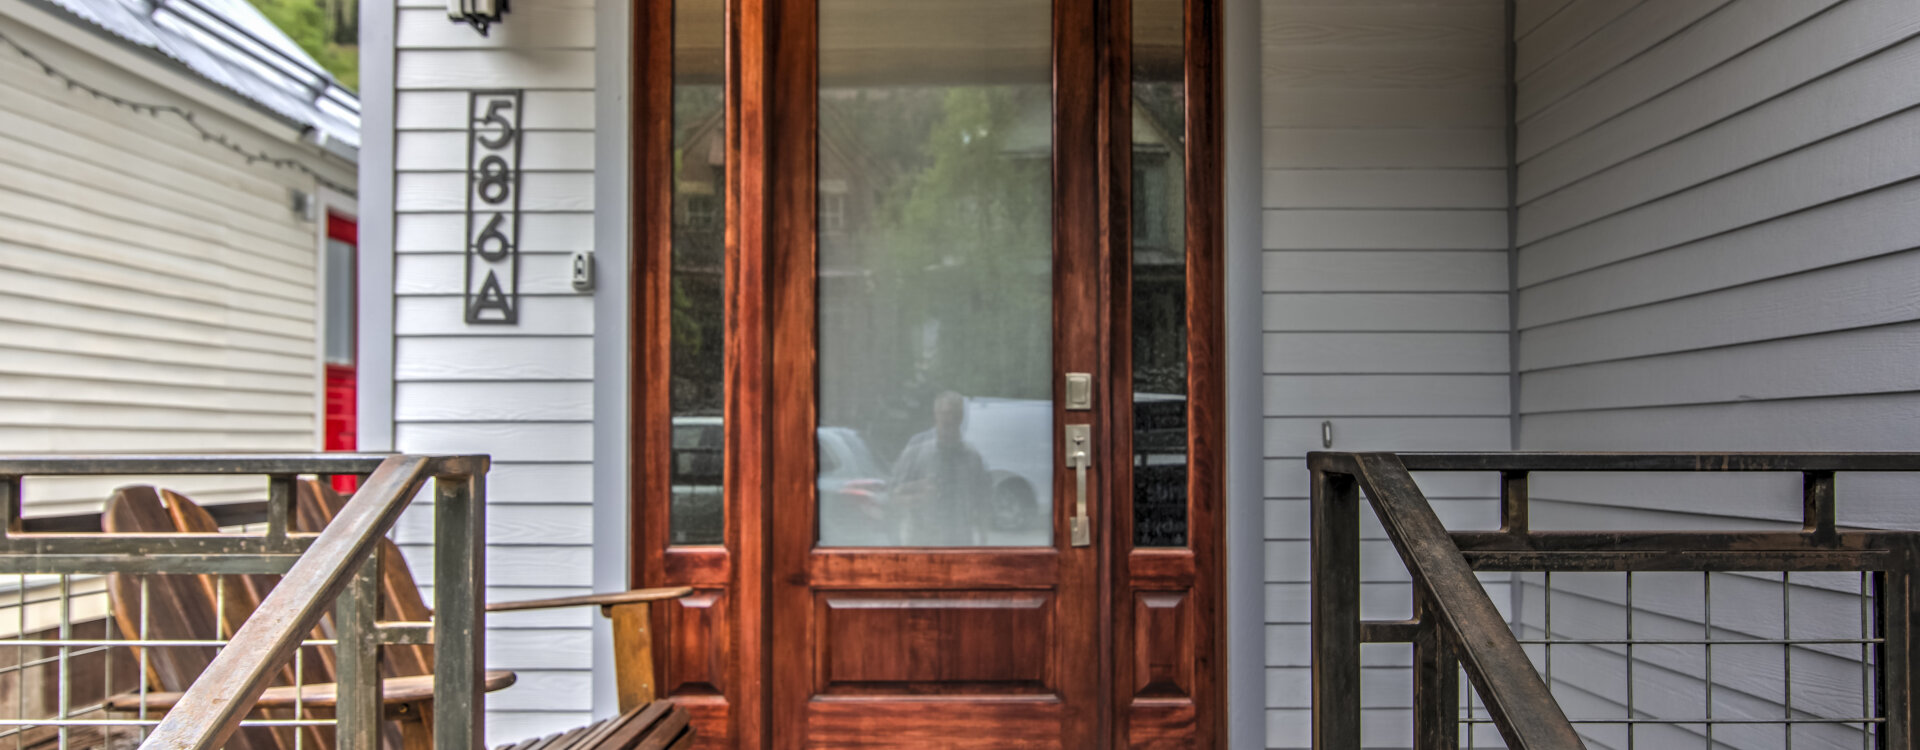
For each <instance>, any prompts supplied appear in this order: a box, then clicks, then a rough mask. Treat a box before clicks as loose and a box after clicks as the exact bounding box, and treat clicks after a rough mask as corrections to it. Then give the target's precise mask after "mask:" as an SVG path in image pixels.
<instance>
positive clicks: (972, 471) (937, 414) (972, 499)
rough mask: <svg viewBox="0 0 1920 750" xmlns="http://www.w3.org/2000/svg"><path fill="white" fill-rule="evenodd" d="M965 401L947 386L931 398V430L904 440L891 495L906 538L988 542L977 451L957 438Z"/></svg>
mask: <svg viewBox="0 0 1920 750" xmlns="http://www.w3.org/2000/svg"><path fill="white" fill-rule="evenodd" d="M966 410H967V404H966V401H965V399H962V398H961V396H960V394H958V393H954V392H953V391H946V392H944V393H941V394H940V395H939V396H936V397H934V399H933V432H932V434H931V435H928V434H926V433H922V434H921V435H919V436H916V437H915V438H914V439H913V440H912V441H909V443H908V444H907V449H906V450H905V451H902V452H901V453H900V461H899V462H898V463H895V464H894V466H893V481H892V482H891V483H889V487H891V488H892V493H893V499H894V501H895V502H897V503H898V504H899V507H900V509H901V511H902V513H903V516H904V518H905V521H906V522H905V527H906V543H907V544H908V545H910V546H916V547H964V546H979V545H984V544H986V543H987V516H988V514H989V508H988V502H989V498H990V497H991V495H990V492H991V491H992V488H993V481H992V478H991V477H990V476H989V475H988V474H987V464H986V462H985V461H983V460H981V458H980V452H979V451H976V450H974V449H973V446H971V445H968V444H967V443H966V441H965V440H962V439H961V438H960V427H961V425H963V424H964V423H965V420H966V413H967V412H966Z"/></svg>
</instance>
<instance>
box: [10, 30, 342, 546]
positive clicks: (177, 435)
mask: <svg viewBox="0 0 1920 750" xmlns="http://www.w3.org/2000/svg"><path fill="white" fill-rule="evenodd" d="M188 118H191V120H190V121H189V119H188ZM359 124H360V116H359V102H358V99H357V97H356V96H355V95H354V94H353V93H352V92H350V91H347V90H346V89H344V88H342V87H341V86H340V85H339V84H337V83H335V82H334V81H333V80H332V78H331V77H330V76H328V75H327V74H326V73H324V72H322V71H321V69H320V68H319V66H318V65H316V64H315V63H314V62H313V60H312V59H311V58H310V57H308V56H307V54H306V53H305V52H303V51H301V49H300V48H299V47H298V46H297V45H295V44H294V43H293V42H292V41H291V40H290V39H288V38H287V36H286V35H285V34H284V33H282V32H281V31H280V30H279V29H277V28H275V27H274V26H273V25H272V24H271V23H270V22H268V21H267V19H266V18H265V17H263V16H261V15H260V13H259V11H257V10H255V9H254V8H253V7H252V6H251V5H249V4H247V2H245V0H182V1H181V2H167V3H152V4H149V3H146V2H144V1H142V0H132V1H129V2H123V1H121V0H52V1H50V2H34V1H33V0H0V453H85V452H102V451H111V452H122V453H126V452H132V453H141V452H162V451H196V452H214V453H218V452H233V451H293V452H306V451H313V450H318V449H323V448H333V447H350V446H351V445H352V443H351V442H349V441H351V439H352V419H351V417H352V410H351V404H352V387H353V369H352V368H353V364H354V362H353V357H354V354H353V335H354V332H353V327H352V321H353V318H352V312H353V308H352V304H353V303H352V301H353V281H352V275H353V272H354V252H355V250H354V246H355V243H356V235H357V231H356V226H355V225H356V221H357V214H358V212H357V209H356V202H355V200H354V193H355V192H356V191H357V186H356V184H355V183H356V180H357V162H358V151H359ZM329 386H332V388H333V394H334V397H333V400H332V408H333V411H334V413H335V415H336V416H335V417H334V418H333V419H332V420H331V421H329V418H328V408H329V400H328V396H329ZM341 416H345V417H346V418H345V419H341V418H340V417H341ZM330 427H331V429H329V428H330ZM112 486H113V482H112V481H111V480H105V481H75V482H62V481H59V480H52V479H49V480H44V483H42V484H39V485H38V487H37V488H36V489H34V490H33V491H31V492H30V493H29V497H33V498H36V500H39V501H40V503H39V507H37V508H35V509H33V510H30V511H29V512H30V513H38V514H49V513H59V512H61V511H63V510H69V511H74V512H79V511H91V510H93V509H95V508H97V507H98V505H99V503H100V502H101V501H102V500H103V499H104V498H105V497H106V494H107V491H108V490H109V489H110V488H111V487H112ZM244 486H245V485H244V484H243V485H240V486H218V485H202V486H183V487H182V489H186V490H189V491H192V492H193V493H194V494H195V495H196V496H197V497H199V498H200V499H202V500H204V501H212V502H219V501H220V500H221V499H222V497H223V495H224V494H225V493H228V492H230V491H238V490H239V489H240V488H241V487H244ZM234 497H236V498H237V497H238V496H234Z"/></svg>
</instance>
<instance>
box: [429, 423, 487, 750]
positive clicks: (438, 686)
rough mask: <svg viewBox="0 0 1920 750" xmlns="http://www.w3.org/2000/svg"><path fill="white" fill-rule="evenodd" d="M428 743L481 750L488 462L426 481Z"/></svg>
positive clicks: (446, 469)
mask: <svg viewBox="0 0 1920 750" xmlns="http://www.w3.org/2000/svg"><path fill="white" fill-rule="evenodd" d="M433 486H434V500H433V551H434V555H433V584H434V585H433V604H434V606H433V642H434V649H433V673H434V680H433V703H434V711H433V744H434V746H435V747H438V748H442V750H473V749H475V748H479V747H480V746H481V740H482V737H481V731H480V710H481V706H482V705H483V704H482V701H483V700H484V699H483V697H482V696H483V692H484V691H483V690H482V689H481V666H482V659H483V654H484V652H485V645H486V643H485V640H484V635H483V633H484V631H483V628H484V627H485V623H484V622H483V620H482V619H481V618H482V611H481V610H482V607H484V606H485V604H484V603H483V598H484V597H483V587H485V586H486V580H487V578H486V571H487V561H486V546H487V545H486V542H487V540H486V528H487V460H486V459H485V458H474V459H467V460H465V461H464V462H462V463H461V464H459V465H445V466H442V467H441V471H439V472H437V473H436V474H435V477H434V481H433Z"/></svg>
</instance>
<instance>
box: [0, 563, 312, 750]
mask: <svg viewBox="0 0 1920 750" xmlns="http://www.w3.org/2000/svg"><path fill="white" fill-rule="evenodd" d="M241 579H242V577H240V576H195V575H164V574H150V575H123V574H108V575H98V574H84V575H83V574H59V575H31V576H30V575H15V576H9V577H6V578H5V579H0V750H6V749H7V748H13V750H27V749H29V748H47V749H52V748H58V750H90V749H93V748H106V749H108V750H117V749H119V748H129V747H136V746H138V745H139V744H140V743H141V742H142V741H144V740H145V739H146V735H147V732H148V730H149V729H150V728H151V727H153V726H155V725H157V724H158V723H159V721H160V717H161V716H162V715H163V714H164V713H165V710H166V708H168V707H170V706H171V704H172V702H173V700H174V699H175V698H176V697H177V695H178V689H177V688H176V689H175V690H172V691H163V690H162V689H161V687H162V686H165V685H167V684H168V683H167V681H168V680H169V679H172V680H180V679H184V680H185V682H184V683H180V684H179V687H184V686H185V685H186V684H191V681H192V677H193V676H194V674H195V673H197V670H198V669H200V668H204V665H205V664H206V663H208V662H210V661H211V660H212V658H213V657H214V656H215V655H217V654H218V653H219V651H220V649H222V648H223V647H224V646H225V645H226V644H227V642H228V641H229V640H230V639H231V637H232V635H233V629H234V627H235V626H236V625H237V623H238V622H240V621H244V619H245V617H246V616H247V615H248V614H251V613H250V612H248V611H243V610H242V606H243V605H244V604H245V603H246V602H248V600H249V599H250V597H249V596H248V595H247V594H246V593H245V592H243V591H242V590H241V589H242V587H243V585H244V582H243V581H242V580H241ZM182 587H192V588H195V589H204V590H203V591H199V592H197V593H200V594H203V595H204V596H203V597H202V598H199V599H198V600H197V601H195V599H196V597H193V596H191V595H184V596H183V595H182V594H183V589H182ZM255 603H257V602H255ZM196 605H197V606H196ZM161 608H165V611H164V612H162V611H160V609H161ZM181 624H188V625H191V626H193V628H194V629H192V630H189V631H185V632H183V631H180V630H177V629H176V628H177V627H178V626H179V625H181ZM333 645H334V644H333V642H332V641H330V640H326V639H320V638H315V639H310V640H308V641H306V642H305V644H304V645H303V647H302V648H301V649H300V651H299V652H297V653H296V655H295V657H294V659H293V663H292V664H290V665H288V667H287V668H286V669H285V670H283V675H282V677H281V679H280V680H278V681H277V683H278V684H277V687H281V688H284V689H283V690H280V691H278V692H279V693H282V694H284V695H280V696H276V698H279V699H280V700H279V702H282V703H287V704H289V705H285V706H276V707H273V708H263V709H261V710H259V711H258V712H256V716H255V717H250V718H248V719H245V720H243V721H242V722H241V729H240V732H241V737H240V738H238V739H237V740H236V741H235V742H234V744H235V745H237V746H242V747H277V748H292V749H293V750H306V749H307V748H323V747H331V746H332V740H331V737H332V727H333V726H334V725H335V723H336V721H335V719H334V718H333V717H332V714H331V710H330V709H331V706H330V704H329V703H328V702H327V701H328V700H330V698H331V689H330V686H325V685H324V684H325V683H327V682H330V681H331V679H330V677H329V676H328V675H326V674H324V670H323V669H320V668H319V667H321V666H322V665H324V664H325V663H326V662H328V661H330V659H329V658H327V657H329V656H330V654H329V653H327V652H328V651H330V650H331V648H332V647H333ZM189 670H191V671H192V672H189ZM314 686H322V687H320V688H315V687H314ZM310 696H313V697H316V698H320V700H318V701H317V702H316V701H313V700H309V697H310Z"/></svg>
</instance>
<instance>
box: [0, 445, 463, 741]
mask: <svg viewBox="0 0 1920 750" xmlns="http://www.w3.org/2000/svg"><path fill="white" fill-rule="evenodd" d="M488 468H489V461H488V459H487V457H485V456H434V457H428V456H413V455H400V456H372V455H349V454H323V455H306V456H194V457H189V456H139V457H128V456H89V457H0V576H18V577H19V580H20V592H19V593H20V596H19V598H18V600H17V606H18V607H19V610H20V613H19V620H20V628H19V632H17V633H15V634H14V635H15V638H14V639H12V640H11V641H10V640H7V639H0V646H6V645H14V646H15V647H16V649H15V650H16V652H17V653H20V652H23V651H24V650H25V649H27V648H32V649H35V651H36V654H47V655H45V656H43V657H41V658H38V659H34V660H31V661H30V660H29V659H28V658H27V657H25V656H21V657H19V658H17V659H16V661H17V663H16V664H15V665H14V666H13V667H11V668H10V669H11V670H12V673H13V675H14V678H13V679H14V683H13V685H12V688H13V689H14V690H15V691H16V692H19V693H22V694H24V693H25V691H26V690H27V687H28V684H29V682H28V672H27V670H28V669H29V668H33V667H39V668H47V669H53V670H55V673H54V674H53V675H51V676H49V677H47V678H43V679H42V680H41V681H42V682H46V683H48V684H57V691H58V695H57V697H56V698H55V699H54V700H53V701H52V703H53V707H52V712H53V714H54V715H51V716H27V715H26V711H25V709H24V706H25V699H24V698H21V705H22V709H21V713H20V714H19V715H16V716H15V717H13V718H11V719H6V720H4V721H0V724H4V725H6V726H0V729H8V730H11V731H12V732H13V737H14V742H15V744H16V745H21V744H22V742H23V738H24V737H25V736H26V734H27V731H28V730H29V729H30V728H40V729H42V731H43V732H44V731H45V730H46V729H51V730H52V734H53V736H55V737H57V742H58V746H59V747H60V748H62V749H63V750H65V749H66V748H69V747H70V746H77V745H70V740H71V739H72V736H73V734H74V733H75V732H77V731H80V730H89V731H94V732H100V731H103V730H104V731H106V732H111V731H113V730H114V729H115V728H120V729H122V730H123V731H125V732H127V733H128V734H130V735H134V736H140V735H144V738H143V740H142V742H141V747H143V748H169V749H173V748H199V749H206V750H211V749H212V748H218V747H221V746H223V745H224V744H225V743H227V741H228V740H229V738H230V737H232V735H233V734H234V733H235V732H236V731H237V730H239V729H240V728H241V727H242V726H259V727H288V728H292V729H290V730H283V731H292V732H293V733H294V734H293V736H294V738H295V739H294V743H295V745H296V746H298V743H299V742H300V739H299V738H300V737H301V736H303V735H304V733H305V731H306V730H305V728H307V727H314V726H318V725H327V726H330V727H331V729H332V732H333V735H334V737H335V738H336V741H337V744H338V746H339V747H341V748H358V749H365V750H372V749H373V748H377V747H379V746H380V744H381V731H382V729H381V723H382V718H383V712H382V695H381V693H382V687H381V680H380V672H379V667H378V664H379V650H380V647H381V646H383V645H390V644H395V645H397V644H425V643H431V644H433V645H434V648H433V673H434V676H433V680H432V683H433V701H434V710H433V723H432V727H433V734H434V744H435V745H436V746H438V747H447V748H455V747H457V748H471V747H477V746H479V742H480V739H481V738H480V710H481V706H482V699H481V686H482V679H481V671H480V667H481V664H482V657H481V650H482V638H481V627H482V620H481V613H482V604H481V592H482V590H483V586H484V582H485V567H484V566H485V563H484V557H483V554H482V552H483V544H482V543H483V539H484V537H483V534H482V532H483V529H484V528H485V500H486V496H485V493H486V473H487V470H488ZM88 475H91V476H139V477H148V476H155V475H227V476H257V475H264V476H265V477H266V480H267V481H266V484H267V487H266V490H267V493H266V494H267V500H266V501H265V503H263V504H261V506H262V507H255V506H246V507H243V508H240V509H237V512H236V509H225V510H223V511H221V512H220V516H223V517H224V518H225V520H226V521H229V522H255V521H258V522H261V523H262V524H263V528H261V529H259V530H258V531H257V532H243V533H112V534H106V533H76V532H79V531H80V528H78V527H79V526H80V525H81V524H80V523H79V522H76V521H75V520H74V519H59V520H51V521H47V520H38V519H26V518H23V516H22V513H21V509H22V506H23V500H24V498H23V488H25V487H26V486H28V483H27V481H26V480H29V479H32V478H38V477H56V476H58V477H73V476H88ZM302 475H315V476H320V477H322V478H323V479H324V478H327V477H331V476H335V475H353V476H361V477H364V481H363V483H362V485H361V487H360V489H359V490H358V491H357V492H355V493H354V495H353V497H352V499H350V500H349V501H347V502H346V504H345V505H344V506H343V507H341V508H340V509H339V511H338V513H337V514H335V515H334V517H333V518H332V520H331V521H330V522H328V523H327V525H326V527H325V528H324V530H322V531H321V532H319V533H317V534H309V533H299V532H296V531H294V530H293V528H292V526H293V518H294V513H295V508H294V502H295V496H296V482H297V481H298V477H300V476H302ZM428 480H433V484H434V498H435V499H434V504H433V514H434V545H435V555H434V571H433V595H434V602H433V603H434V609H433V621H432V622H431V623H425V622H413V623H390V622H377V619H378V615H379V608H380V602H379V595H378V592H379V583H380V580H381V571H380V567H379V566H380V564H381V558H382V556H381V555H378V554H375V553H376V550H377V545H379V544H380V541H381V539H382V537H383V536H384V535H385V534H386V533H387V532H388V531H389V530H390V529H391V528H392V527H393V525H394V523H395V521H396V520H398V518H399V516H400V513H401V511H402V510H404V509H405V508H406V507H407V506H408V504H409V503H410V502H411V501H412V500H413V498H414V496H415V495H417V494H418V493H419V492H420V490H421V489H422V488H424V487H425V486H426V484H427V482H428ZM261 511H264V513H261ZM47 528H54V529H58V531H42V530H37V529H47ZM115 574H117V575H121V576H129V577H136V578H137V579H138V580H139V581H140V585H139V588H138V591H139V603H140V611H139V615H138V617H137V619H138V622H139V625H138V626H137V627H135V628H133V630H134V631H136V632H124V631H126V630H127V628H125V627H124V623H123V627H122V628H121V630H122V631H123V632H121V633H119V634H118V635H117V636H116V634H115V632H114V631H115V628H114V617H113V616H111V613H110V614H109V616H107V617H105V618H104V619H103V620H102V621H100V628H99V629H104V631H105V633H104V637H100V636H95V637H92V638H86V637H82V635H81V634H78V630H77V629H76V627H75V624H76V623H75V619H76V618H74V617H73V616H72V615H73V611H72V610H73V603H74V601H75V599H74V597H73V596H72V594H73V591H74V588H73V587H74V586H75V582H76V581H79V582H86V581H94V582H98V581H100V580H101V578H100V577H101V576H110V575H115ZM169 574H200V575H212V576H220V577H221V578H219V580H220V581H222V586H224V585H225V584H224V581H225V580H226V579H225V578H224V577H225V576H236V575H253V574H267V575H279V576H281V577H280V579H279V581H278V583H277V584H275V585H274V586H273V588H272V590H271V592H270V593H268V594H267V595H266V597H265V598H264V599H263V600H261V601H260V604H259V606H258V607H257V608H256V609H255V610H254V611H253V612H252V614H251V615H250V616H249V617H247V618H246V620H245V621H244V623H242V624H240V626H239V627H238V629H237V631H235V632H233V633H232V634H231V638H230V639H225V640H221V641H218V642H213V643H209V642H204V641H201V640H192V641H180V642H173V641H169V640H167V639H166V637H165V635H164V634H162V635H161V637H157V638H156V637H149V634H148V632H147V631H146V623H147V616H148V611H149V608H148V607H147V606H146V604H147V590H148V589H147V585H146V584H147V581H148V578H146V577H149V576H154V575H169ZM30 576H31V577H41V576H51V577H53V578H54V580H56V581H57V586H58V595H57V596H54V597H50V598H48V602H52V604H46V603H41V602H36V601H34V600H32V598H31V597H30V595H29V593H28V592H29V589H30V588H34V587H33V586H30V585H29V582H28V577H30ZM0 581H4V579H0ZM41 588H45V587H44V586H43V587H41ZM219 590H220V591H224V590H225V589H224V588H221V589H219ZM215 596H219V594H217V593H216V594H215ZM215 602H216V603H215V605H214V607H213V608H214V609H215V610H216V612H224V611H225V610H226V605H224V604H219V603H218V600H217V599H216V600H215ZM5 604H6V602H5V601H4V600H0V606H4V605H5ZM153 604H154V607H153V608H152V611H153V612H154V613H155V614H156V616H157V615H158V613H159V612H160V608H161V607H162V606H163V603H162V602H159V601H155V602H153ZM30 606H54V607H57V608H58V609H59V615H58V618H57V620H58V625H57V627H55V628H53V629H51V630H49V629H47V628H45V627H41V633H39V634H35V633H30V632H29V631H30V630H32V629H33V628H34V626H30V625H29V623H28V614H27V611H28V608H29V607H30ZM328 613H331V614H332V616H333V617H332V623H331V627H332V633H331V635H332V637H331V638H330V639H327V640H324V641H318V640H314V639H313V638H312V637H311V636H312V634H313V633H314V632H315V628H316V626H318V625H320V623H321V620H322V618H323V616H324V615H326V614H328ZM216 616H217V615H216ZM46 634H51V635H54V636H57V637H47V638H42V637H36V635H46ZM209 645H213V646H216V647H218V648H219V652H218V654H217V655H215V656H213V657H212V660H211V662H210V663H209V664H208V665H207V666H206V669H205V670H204V671H203V672H202V673H201V674H200V675H199V677H198V679H196V680H195V681H194V682H193V683H192V685H191V687H189V688H187V689H186V690H185V692H184V693H183V694H181V695H179V696H178V697H177V701H176V702H174V703H173V705H172V707H171V709H170V710H168V711H166V713H165V714H164V715H150V714H149V712H148V710H147V707H146V699H147V697H148V687H149V686H148V685H147V677H148V675H149V674H151V673H150V672H149V671H148V667H149V656H150V652H151V651H153V650H157V649H165V648H203V649H204V648H207V647H208V646H209ZM306 645H326V646H331V647H332V648H333V653H334V656H333V661H334V671H335V681H336V682H337V695H336V696H334V707H333V711H332V714H333V716H332V718H312V717H310V716H309V715H308V714H307V713H306V712H305V711H302V710H301V708H300V705H299V703H298V701H299V696H300V695H302V694H303V690H302V688H301V686H300V685H299V683H298V682H296V683H295V684H294V685H293V686H292V687H293V689H292V692H293V693H294V694H295V697H296V698H295V700H296V703H295V709H294V714H293V718H291V719H289V718H283V717H282V716H274V717H271V718H265V719H262V718H248V716H249V714H250V713H252V712H253V711H254V706H255V703H256V702H257V701H259V700H260V697H261V695H262V693H264V692H265V691H266V690H267V689H268V687H270V685H271V683H272V682H274V681H275V680H276V679H277V678H280V677H282V676H283V675H285V674H287V667H288V665H289V664H296V669H295V670H293V673H294V674H296V675H297V674H299V673H300V670H299V669H298V668H297V662H298V660H299V658H300V656H299V654H300V652H301V651H302V646H306ZM116 650H119V653H121V654H125V653H127V652H128V651H131V652H133V653H137V654H138V655H139V656H138V658H139V660H140V665H139V667H138V668H137V669H134V670H131V671H134V672H135V673H136V674H135V675H134V676H133V677H132V678H131V679H132V680H133V681H135V682H137V683H139V687H138V691H139V692H138V696H139V708H138V709H137V711H136V712H135V715H134V716H132V717H109V718H77V717H76V713H77V712H76V710H75V709H76V708H83V709H85V711H86V712H87V715H89V716H97V715H104V714H107V713H108V711H107V708H108V706H109V705H110V704H111V703H112V701H110V700H105V699H103V700H102V701H100V702H99V703H90V704H87V705H80V704H81V703H82V702H81V701H78V700H76V698H75V696H73V695H72V691H73V690H74V689H75V684H74V683H75V678H76V677H77V676H78V674H79V672H78V671H77V670H76V668H75V666H74V665H75V664H77V663H78V660H79V659H81V658H85V657H88V656H94V655H97V657H98V658H99V659H100V660H101V661H104V663H105V665H106V666H105V668H106V670H107V673H106V678H105V679H104V681H103V683H104V684H103V685H102V686H100V687H101V688H102V689H103V690H105V691H107V692H111V690H112V689H113V688H114V686H115V685H116V684H118V683H120V682H126V681H128V679H129V678H128V677H127V675H126V674H125V672H126V671H128V669H127V668H126V667H125V666H123V667H122V674H121V677H120V679H119V680H117V681H116V680H115V679H114V678H113V672H112V668H113V666H112V665H113V664H114V662H115V659H116V656H115V652H116ZM121 658H124V656H122V657H121ZM0 671H5V670H0ZM296 679H297V678H296ZM0 687H4V686H0ZM156 713H157V712H156ZM283 713H284V712H283ZM112 739H113V738H112V735H111V734H109V735H108V736H107V739H106V741H105V742H103V743H102V744H104V745H106V746H109V747H114V746H115V744H114V743H113V741H112Z"/></svg>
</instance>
